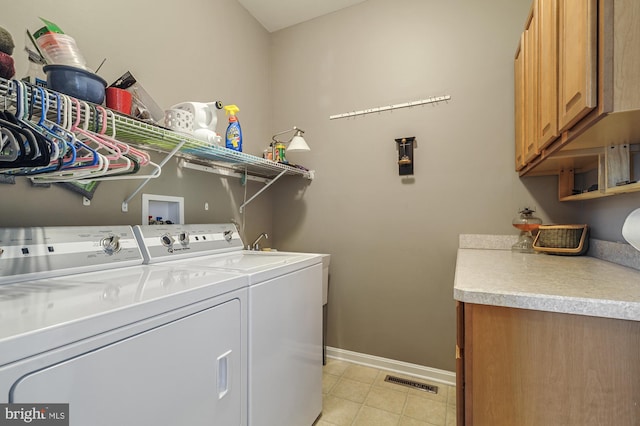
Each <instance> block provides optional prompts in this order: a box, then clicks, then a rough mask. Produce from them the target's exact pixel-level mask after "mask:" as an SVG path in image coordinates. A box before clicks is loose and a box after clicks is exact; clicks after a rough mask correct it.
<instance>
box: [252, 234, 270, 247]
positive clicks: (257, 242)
mask: <svg viewBox="0 0 640 426" xmlns="http://www.w3.org/2000/svg"><path fill="white" fill-rule="evenodd" d="M262 237H264V238H265V239H267V240H268V239H269V235H268V234H267V233H266V232H263V233H262V234H260V235H258V238H256V240H255V241H254V242H253V244H252V245H251V249H252V250H260V244H259V243H260V240H261V239H262Z"/></svg>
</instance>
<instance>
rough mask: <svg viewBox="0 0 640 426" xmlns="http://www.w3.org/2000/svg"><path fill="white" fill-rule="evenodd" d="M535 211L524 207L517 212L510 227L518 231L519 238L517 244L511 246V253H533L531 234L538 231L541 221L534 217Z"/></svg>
mask: <svg viewBox="0 0 640 426" xmlns="http://www.w3.org/2000/svg"><path fill="white" fill-rule="evenodd" d="M534 212H535V210H532V209H530V208H529V207H525V208H524V209H522V210H520V212H518V213H519V214H518V216H517V217H515V218H514V219H513V222H512V225H513V226H514V227H515V228H516V229H519V230H520V238H519V239H518V242H517V243H515V244H514V245H513V246H511V251H515V252H520V253H534V252H535V251H534V250H533V232H534V231H538V228H539V227H540V225H541V224H542V220H541V219H540V218H538V217H535V216H534V215H533V213H534Z"/></svg>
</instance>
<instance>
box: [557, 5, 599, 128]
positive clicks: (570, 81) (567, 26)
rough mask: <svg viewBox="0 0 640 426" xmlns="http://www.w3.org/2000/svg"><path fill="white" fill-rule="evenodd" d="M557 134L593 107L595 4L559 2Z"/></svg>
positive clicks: (595, 97)
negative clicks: (558, 128) (558, 127)
mask: <svg viewBox="0 0 640 426" xmlns="http://www.w3.org/2000/svg"><path fill="white" fill-rule="evenodd" d="M558 31H559V99H558V109H559V111H558V117H559V118H558V120H559V126H560V131H564V130H567V129H569V128H570V127H571V126H573V125H574V124H575V123H577V122H578V121H579V120H580V119H581V118H583V117H584V116H585V115H587V114H588V113H589V111H591V110H592V109H593V108H595V107H596V105H597V94H598V93H597V92H598V91H597V84H598V80H597V62H596V61H597V2H596V0H559V26H558Z"/></svg>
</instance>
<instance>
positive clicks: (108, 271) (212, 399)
mask: <svg viewBox="0 0 640 426" xmlns="http://www.w3.org/2000/svg"><path fill="white" fill-rule="evenodd" d="M134 265H135V266H134ZM87 271H93V272H87ZM78 272H80V273H78ZM0 273H1V275H2V277H3V278H2V283H0V402H1V403H15V404H53V403H63V404H69V407H68V409H69V411H68V415H69V424H70V425H72V426H86V425H92V426H113V425H119V426H120V425H127V426H147V425H148V426H157V425H203V426H204V425H218V426H227V425H241V426H242V425H246V424H247V423H246V414H247V410H246V392H247V389H246V376H245V373H246V368H245V365H246V362H247V351H246V334H247V322H246V317H247V285H248V280H247V278H246V277H245V276H243V275H241V274H237V273H232V272H225V271H214V270H204V269H202V270H191V269H185V268H180V267H167V268H160V267H154V268H151V267H148V266H145V265H142V256H141V253H140V250H139V248H138V245H137V242H136V240H135V238H134V235H133V231H132V229H131V228H130V227H123V226H114V227H107V226H105V227H99V228H98V227H52V228H29V229H27V228H20V229H18V228H8V229H0ZM61 274H62V276H57V275H61ZM54 276H56V277H54ZM1 415H2V413H0V417H1ZM0 420H1V418H0Z"/></svg>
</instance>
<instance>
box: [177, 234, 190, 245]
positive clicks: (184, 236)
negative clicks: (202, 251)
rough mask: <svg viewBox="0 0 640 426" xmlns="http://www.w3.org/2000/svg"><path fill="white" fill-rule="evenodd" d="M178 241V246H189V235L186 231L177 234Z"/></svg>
mask: <svg viewBox="0 0 640 426" xmlns="http://www.w3.org/2000/svg"><path fill="white" fill-rule="evenodd" d="M178 241H180V244H182V245H183V246H188V245H189V233H188V232H187V231H182V232H180V233H179V234H178Z"/></svg>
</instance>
